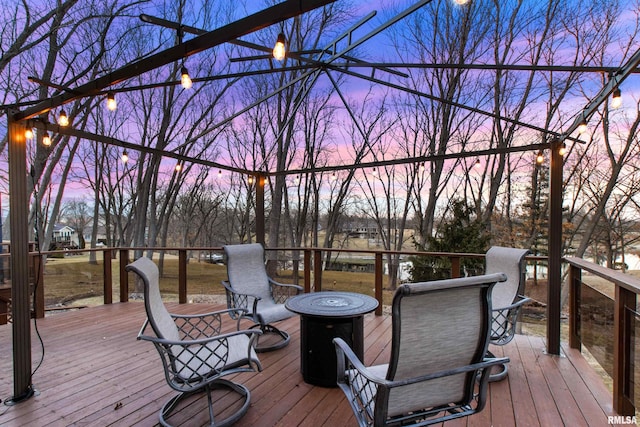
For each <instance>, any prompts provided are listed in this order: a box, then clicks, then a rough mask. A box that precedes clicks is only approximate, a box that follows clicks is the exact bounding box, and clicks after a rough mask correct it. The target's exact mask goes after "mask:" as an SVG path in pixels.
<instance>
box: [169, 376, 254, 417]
mask: <svg viewBox="0 0 640 427" xmlns="http://www.w3.org/2000/svg"><path fill="white" fill-rule="evenodd" d="M220 388H228V389H230V390H231V391H233V392H235V393H238V394H239V395H240V396H242V397H244V401H243V403H242V406H241V407H240V408H239V409H238V410H237V411H236V412H234V413H233V414H231V415H229V416H228V417H227V418H224V419H222V420H220V421H218V422H216V421H215V419H214V412H213V401H212V399H211V391H212V390H216V389H220ZM202 392H206V393H207V404H208V409H209V425H210V426H211V427H213V426H216V427H225V426H230V425H232V424H234V423H236V422H237V421H238V420H240V418H242V417H243V416H244V414H246V413H247V411H248V410H249V405H250V403H251V392H250V391H249V389H248V388H247V387H245V386H244V385H242V384H238V383H234V382H232V381H229V380H225V379H219V380H216V381H214V382H212V383H210V384H208V385H207V386H206V387H204V388H202V389H199V390H194V391H191V392H184V393H180V394H178V395H176V396H173V397H172V398H171V399H169V401H167V403H165V404H164V406H163V407H162V409H161V410H160V414H159V418H160V424H161V425H163V426H164V427H172V426H171V424H169V423H168V422H167V420H166V418H168V417H169V416H170V415H171V413H172V412H173V410H174V409H176V407H177V406H178V404H179V403H180V402H181V401H183V400H184V399H186V398H187V397H189V396H192V395H194V394H197V393H202Z"/></svg>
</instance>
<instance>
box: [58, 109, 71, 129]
mask: <svg viewBox="0 0 640 427" xmlns="http://www.w3.org/2000/svg"><path fill="white" fill-rule="evenodd" d="M58 124H59V125H60V126H62V127H66V126H69V117H68V116H67V113H65V111H64V110H60V115H59V116H58Z"/></svg>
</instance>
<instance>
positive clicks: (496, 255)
mask: <svg viewBox="0 0 640 427" xmlns="http://www.w3.org/2000/svg"><path fill="white" fill-rule="evenodd" d="M528 253H529V250H528V249H519V248H505V247H502V246H492V247H491V248H490V249H489V250H488V251H487V254H486V261H485V262H486V268H485V274H491V273H504V274H506V275H507V280H506V281H505V282H502V283H499V284H497V285H496V286H494V287H493V293H492V295H491V303H492V304H493V309H494V310H496V309H501V308H504V307H508V306H510V305H511V304H513V303H514V301H515V300H516V297H517V296H518V295H522V294H523V293H524V286H525V281H526V276H525V273H526V271H525V268H524V258H525V256H527V254H528Z"/></svg>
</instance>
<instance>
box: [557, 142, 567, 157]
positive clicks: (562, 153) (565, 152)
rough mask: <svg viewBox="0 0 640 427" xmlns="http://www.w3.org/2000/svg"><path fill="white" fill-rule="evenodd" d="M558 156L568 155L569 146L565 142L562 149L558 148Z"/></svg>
mask: <svg viewBox="0 0 640 427" xmlns="http://www.w3.org/2000/svg"><path fill="white" fill-rule="evenodd" d="M558 154H560V155H561V156H564V155H565V154H567V144H565V143H564V142H563V143H562V145H561V146H560V148H558Z"/></svg>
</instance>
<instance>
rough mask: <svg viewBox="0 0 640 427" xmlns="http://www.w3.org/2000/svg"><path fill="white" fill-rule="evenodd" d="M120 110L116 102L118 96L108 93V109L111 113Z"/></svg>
mask: <svg viewBox="0 0 640 427" xmlns="http://www.w3.org/2000/svg"><path fill="white" fill-rule="evenodd" d="M116 108H118V103H117V102H116V95H115V94H114V93H113V92H108V93H107V109H108V110H109V111H115V110H116Z"/></svg>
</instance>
